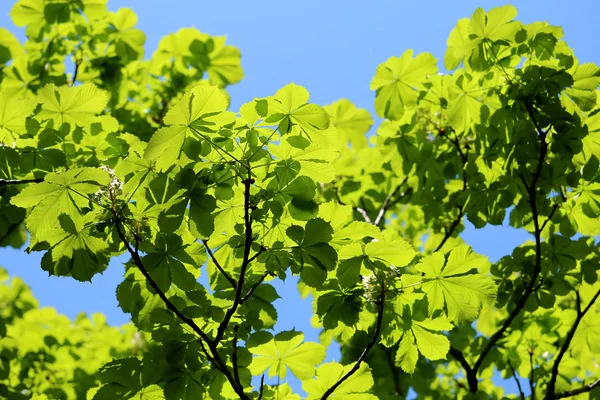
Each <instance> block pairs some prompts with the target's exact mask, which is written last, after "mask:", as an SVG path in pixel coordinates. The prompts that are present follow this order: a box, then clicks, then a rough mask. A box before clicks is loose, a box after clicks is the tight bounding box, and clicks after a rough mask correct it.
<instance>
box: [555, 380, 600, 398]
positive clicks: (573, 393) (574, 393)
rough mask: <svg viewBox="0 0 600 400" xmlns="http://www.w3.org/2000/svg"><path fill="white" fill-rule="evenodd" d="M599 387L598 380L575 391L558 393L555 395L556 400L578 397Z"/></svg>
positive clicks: (599, 382)
mask: <svg viewBox="0 0 600 400" xmlns="http://www.w3.org/2000/svg"><path fill="white" fill-rule="evenodd" d="M599 385H600V379H597V380H595V381H594V382H592V383H590V384H589V385H585V386H582V387H580V388H577V389H573V390H567V391H566V392H560V393H556V394H555V395H554V398H555V399H564V398H565V397H571V396H577V395H578V394H582V393H587V392H591V391H592V390H594V388H595V387H596V386H599Z"/></svg>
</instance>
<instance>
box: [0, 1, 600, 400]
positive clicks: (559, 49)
mask: <svg viewBox="0 0 600 400" xmlns="http://www.w3.org/2000/svg"><path fill="white" fill-rule="evenodd" d="M516 14H517V12H516V10H515V8H514V7H512V6H504V7H499V8H495V9H492V10H489V11H487V12H486V11H484V10H483V9H477V10H476V11H475V13H474V14H473V15H472V16H471V18H468V19H467V18H465V19H462V20H460V21H459V22H458V24H457V25H456V27H455V28H454V29H453V30H452V32H450V36H449V38H448V50H447V52H446V54H445V57H444V60H443V62H444V66H445V67H446V69H447V70H449V71H450V72H447V73H441V72H438V67H437V60H436V58H435V57H434V56H433V55H431V54H429V53H421V54H417V55H414V53H413V51H412V50H407V51H406V52H404V53H403V54H402V55H401V56H400V57H391V58H389V59H388V60H387V61H385V62H383V63H382V64H380V65H379V66H378V67H377V69H376V70H375V76H374V78H373V79H372V81H371V89H372V90H374V91H375V109H376V112H377V114H378V116H379V117H381V118H383V121H382V123H381V125H380V126H379V127H378V128H377V131H376V134H374V135H372V136H367V135H366V134H367V132H368V131H369V129H370V127H371V126H372V125H373V120H372V119H371V117H370V116H369V114H368V112H367V111H366V110H362V109H358V108H357V107H355V106H354V105H353V104H352V103H351V102H349V101H348V100H340V101H339V102H336V103H334V104H332V105H328V106H325V107H321V106H319V105H316V104H313V103H310V102H309V100H310V98H309V93H308V91H307V90H306V89H305V88H303V87H302V86H299V85H296V84H293V83H292V84H289V85H287V86H285V87H283V88H281V89H280V90H278V91H277V92H276V93H274V94H273V95H272V96H269V97H266V98H257V99H254V100H252V101H250V102H248V103H246V104H244V105H243V106H242V107H241V108H240V110H239V111H237V112H233V111H230V110H229V105H228V104H229V99H228V95H227V93H226V92H225V89H226V87H227V86H228V85H230V84H234V83H236V82H238V81H239V80H240V79H241V78H242V76H243V73H242V69H241V66H240V53H239V51H238V50H237V49H236V48H235V47H233V46H230V45H228V44H226V43H225V39H224V38H223V37H212V36H210V35H207V34H204V33H201V32H199V31H197V30H196V29H193V28H184V29H181V30H180V31H178V32H177V33H174V34H171V35H169V36H167V37H165V38H164V39H163V40H162V41H161V42H160V44H159V46H158V49H157V50H156V52H155V53H154V54H153V55H152V56H151V57H150V58H149V59H144V58H143V57H144V47H143V46H144V42H145V36H144V34H143V32H141V31H139V30H138V29H136V27H135V26H136V22H137V17H136V15H135V14H134V12H133V11H132V10H129V9H120V10H118V11H117V12H108V11H107V8H106V0H81V1H62V0H19V1H17V2H16V4H15V6H14V8H13V10H12V13H11V16H12V18H13V21H14V22H15V24H16V25H17V26H26V30H27V37H28V40H27V42H26V43H25V44H24V45H20V44H19V43H18V41H17V40H16V39H15V38H14V37H13V36H12V35H11V34H10V33H9V32H8V31H5V30H2V31H0V33H1V36H0V50H1V51H0V55H2V58H0V62H1V64H0V68H1V69H0V78H1V83H0V89H1V92H2V94H1V95H0V141H1V142H2V146H1V147H0V161H1V162H0V190H1V192H0V194H1V196H2V201H1V202H0V207H1V208H2V213H1V215H2V217H1V218H2V219H0V222H1V223H2V224H1V225H0V234H1V235H2V236H0V243H2V244H3V245H9V246H13V247H19V246H21V245H23V244H24V243H25V241H26V238H27V236H26V232H28V233H29V245H28V251H40V252H43V259H42V265H41V266H42V268H43V269H44V270H45V271H48V272H49V273H50V274H51V275H57V276H70V277H72V278H74V279H77V280H81V281H89V280H91V279H92V277H93V276H94V275H95V274H98V273H101V272H102V271H103V270H104V269H105V268H106V266H107V264H108V261H109V260H110V259H111V258H113V257H115V256H117V255H119V254H123V253H125V254H127V255H128V256H129V257H130V260H129V261H128V262H127V263H126V264H125V273H124V280H123V282H122V283H121V284H120V285H119V287H118V290H117V298H118V300H119V304H120V307H121V308H122V309H123V311H125V312H127V313H130V314H131V319H132V321H133V323H134V324H135V326H136V327H137V329H138V330H139V331H140V332H143V334H144V335H147V337H148V339H149V345H148V346H145V347H144V348H143V351H140V352H138V351H135V352H133V353H132V352H131V351H132V350H131V346H130V345H128V344H127V343H128V342H127V340H126V339H127V337H128V336H127V335H131V332H129V333H123V334H121V335H119V334H118V333H116V331H115V330H113V329H112V328H107V327H106V326H105V324H104V323H103V322H102V321H101V320H99V321H96V322H95V325H94V324H92V323H90V322H89V320H87V319H81V320H78V321H76V323H75V326H74V327H73V326H71V325H70V324H69V323H68V322H67V321H65V320H64V319H61V318H57V317H55V316H54V314H52V312H50V311H47V310H46V311H44V310H42V311H37V310H35V304H34V303H33V302H31V301H30V302H29V303H27V300H24V301H25V304H28V305H20V304H19V305H17V304H15V306H14V307H13V311H9V313H10V315H14V316H13V317H10V318H9V319H8V321H7V325H8V328H7V331H8V332H9V333H10V332H19V329H23V328H19V326H20V325H21V324H29V323H32V324H39V323H40V321H45V323H47V324H48V325H47V326H48V327H49V328H50V329H51V331H52V335H49V336H46V337H50V339H48V342H47V343H46V344H45V346H41V345H40V346H41V347H36V348H35V349H34V351H36V352H41V353H42V354H47V353H53V352H54V351H56V352H59V353H60V354H61V355H62V353H64V352H68V353H69V354H68V357H71V358H70V359H69V360H72V359H73V360H76V361H68V362H64V363H63V362H62V361H61V362H60V368H63V369H64V370H65V371H66V372H64V373H65V375H66V376H68V378H65V379H67V380H68V384H66V383H65V380H64V379H63V380H61V381H60V382H58V383H57V385H59V386H60V385H62V386H60V388H57V387H56V386H48V384H47V383H42V382H39V381H38V380H36V379H32V380H23V381H20V380H17V379H14V378H13V375H12V374H18V373H19V372H18V371H23V370H25V369H26V368H28V366H23V365H22V364H23V362H24V361H20V360H24V359H23V358H20V357H19V356H18V355H17V353H18V352H23V351H25V350H26V349H27V346H25V345H19V344H17V345H15V344H14V343H12V344H11V342H10V340H12V339H10V340H8V341H7V340H5V339H3V342H2V354H3V364H2V365H3V368H4V369H3V371H8V370H7V369H6V368H7V367H6V366H8V365H9V366H10V371H9V372H4V373H3V374H4V375H3V376H2V378H4V379H5V381H3V382H6V383H3V385H4V386H3V390H5V391H13V392H15V391H20V390H21V388H22V387H24V388H25V389H26V390H27V392H26V394H30V393H31V394H34V395H40V396H47V398H63V397H67V398H84V395H83V391H84V390H85V389H86V388H88V387H90V386H92V385H94V386H95V387H94V388H92V389H90V390H89V391H88V392H87V394H86V396H87V399H93V400H103V399H133V398H135V399H162V398H166V399H181V398H189V399H191V398H194V399H197V398H206V399H233V398H242V399H252V398H254V399H265V400H267V399H280V398H285V399H298V398H299V397H300V395H299V394H298V393H293V391H292V389H291V387H290V386H289V385H288V383H287V379H286V378H287V377H288V376H289V375H288V373H290V374H293V375H294V376H296V377H297V378H298V379H300V380H301V381H302V389H303V390H304V391H305V393H306V395H307V398H309V399H327V398H329V397H331V398H338V399H358V398H360V399H369V398H380V399H392V398H398V397H404V396H406V394H407V392H408V390H409V388H412V390H413V391H414V392H415V393H416V395H417V397H418V398H422V399H425V398H437V399H444V398H461V397H464V398H466V397H471V398H491V399H500V398H503V397H504V396H505V393H504V392H503V389H502V388H501V387H497V386H496V385H495V384H494V382H493V381H492V377H493V376H494V371H500V373H501V374H502V376H503V377H507V378H508V377H515V378H517V377H518V376H521V377H524V378H526V379H528V380H529V385H530V390H533V392H534V393H535V396H536V397H538V398H544V399H555V398H564V397H570V396H578V395H581V396H583V397H582V398H587V396H588V395H589V396H590V398H595V397H594V396H596V397H597V396H598V390H597V389H596V390H594V388H595V387H596V386H599V385H598V384H599V382H600V380H598V377H599V374H600V371H599V370H598V354H599V352H600V348H599V347H598V345H597V344H596V343H595V338H596V337H597V335H598V322H597V321H599V320H600V319H599V309H598V307H599V304H600V302H596V300H597V298H598V296H599V295H600V291H599V286H600V282H598V267H597V265H598V261H599V260H600V249H599V247H598V244H596V243H595V240H594V237H595V236H597V235H599V234H600V223H599V219H598V218H599V217H600V174H599V173H598V170H599V161H598V160H599V158H600V136H599V135H600V117H599V116H600V100H599V99H598V95H597V93H598V92H597V90H598V86H599V84H600V68H599V67H598V66H596V65H593V64H589V63H584V64H582V63H579V61H578V60H577V59H576V58H575V56H574V54H573V51H572V49H571V48H569V47H568V46H567V44H566V43H565V42H564V41H563V40H562V36H563V32H562V30H561V28H559V27H556V26H552V25H549V24H548V23H545V22H536V23H532V24H522V23H520V22H518V21H517V20H515V18H516ZM67 61H70V62H69V63H68V62H67ZM67 64H72V66H73V67H72V68H73V70H72V72H67V68H66V65H67ZM465 217H466V218H467V219H468V220H469V221H470V222H471V223H472V224H473V225H475V227H477V228H483V227H485V226H487V225H500V224H502V223H503V222H504V221H505V220H508V221H509V224H510V225H511V226H512V227H514V228H519V229H523V230H525V231H527V232H529V233H531V235H532V240H531V241H528V242H526V243H523V244H522V245H520V246H518V247H517V248H516V249H514V251H513V252H512V254H510V255H507V256H505V257H503V258H502V259H501V260H499V261H498V262H496V263H494V264H490V263H489V262H488V261H487V259H486V258H485V257H483V256H481V255H478V254H476V253H474V252H473V251H472V249H471V248H470V247H469V246H468V245H467V244H465V243H463V241H462V240H461V238H460V232H461V230H462V229H463V227H464V218H465ZM201 270H202V272H203V273H206V274H208V277H209V282H210V287H204V286H202V285H201V284H200V283H198V281H197V279H198V277H199V274H200V273H201ZM292 276H295V277H298V278H299V282H300V283H299V286H300V289H301V291H302V292H303V293H304V294H310V295H311V298H312V301H313V309H314V311H315V318H314V322H315V324H317V325H318V326H319V327H322V329H323V333H322V336H321V339H322V340H321V341H322V343H311V342H305V341H304V340H303V334H302V333H301V332H296V331H286V332H273V333H271V330H272V329H273V326H274V324H275V322H276V321H277V312H276V310H275V308H274V307H273V305H272V302H273V301H274V300H276V299H277V298H279V296H280V294H279V293H277V292H276V290H275V288H274V286H273V285H272V284H271V283H270V282H272V281H273V280H277V279H280V280H284V279H290V277H292ZM11 304H12V303H11ZM23 308H26V309H27V310H24V309H23ZM30 315H31V317H30ZM54 324H56V328H58V329H55V328H54ZM82 326H83V327H82ZM36 329H37V330H36ZM86 329H87V330H89V332H88V333H86V332H87V331H86ZM105 331H110V332H111V335H113V336H114V337H115V339H114V341H112V340H111V342H110V345H108V344H106V343H105V342H104V340H105V339H106V336H105V333H104V332H105ZM82 332H83V333H82ZM29 334H31V335H32V337H35V338H36V339H35V340H34V342H33V343H38V345H39V343H41V342H40V339H41V338H42V337H43V335H44V333H42V331H41V328H34V330H33V331H31V332H29ZM99 334H101V335H102V337H97V336H95V335H99ZM86 335H88V336H86ZM13 336H14V335H13ZM52 338H54V339H52ZM17 340H19V339H17ZM331 340H336V341H337V342H339V343H340V344H341V345H342V352H343V358H342V360H341V361H340V362H329V363H323V361H324V358H325V350H324V349H325V347H324V346H326V345H327V344H328V343H330V341H331ZM61 341H64V343H65V344H63V345H62V346H60V348H58V347H57V346H55V345H56V343H61ZM67 342H68V344H67ZM77 343H80V344H79V345H78V344H77ZM81 343H85V344H86V345H87V343H89V344H90V346H91V347H92V348H94V349H102V350H101V352H94V354H91V355H90V354H87V353H86V355H85V356H81V355H78V354H75V355H74V354H73V352H78V351H83V350H82V349H81V347H82V346H83V344H81ZM53 344H54V345H53ZM72 348H73V350H71V349H72ZM75 349H77V350H75ZM127 352H129V353H130V354H125V353H127ZM36 354H37V353H36ZM19 355H20V354H19ZM109 356H110V357H114V359H112V360H109V359H108V358H109ZM65 357H67V356H66V355H65ZM87 357H89V358H87ZM53 360H55V361H53ZM59 360H60V358H59V357H58V356H56V355H53V358H52V359H51V360H50V361H49V363H48V364H36V366H35V368H37V369H36V371H41V372H39V373H38V372H36V375H34V377H41V376H43V375H45V374H49V373H51V371H52V370H53V368H54V366H53V363H54V362H58V361H59ZM103 362H106V364H105V365H104V366H102V367H101V368H100V369H99V371H98V373H97V374H96V375H93V370H94V369H95V368H97V367H99V366H100V365H99V364H100V363H103ZM77 368H80V369H82V370H84V371H85V374H84V375H81V374H80V373H79V372H78V371H79V369H77ZM13 371H15V372H13ZM265 374H267V375H268V376H271V377H273V376H277V377H278V382H279V383H278V384H276V385H271V384H267V383H265V382H264V375H265ZM409 375H413V376H412V377H409ZM261 377H262V378H261ZM517 382H518V383H519V391H520V393H519V394H518V395H516V394H507V395H506V397H505V398H517V397H521V398H525V394H524V392H525V391H526V390H525V389H523V388H521V386H520V381H519V380H518V379H517ZM65 385H66V386H65ZM69 385H70V386H69ZM56 390H63V392H61V393H58V392H57V391H56ZM61 396H62V397H61ZM532 397H534V396H533V395H532ZM40 398H41V397H40Z"/></svg>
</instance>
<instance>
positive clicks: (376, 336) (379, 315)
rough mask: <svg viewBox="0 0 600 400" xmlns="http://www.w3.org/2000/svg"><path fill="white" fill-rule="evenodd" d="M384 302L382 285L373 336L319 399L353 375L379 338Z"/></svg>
mask: <svg viewBox="0 0 600 400" xmlns="http://www.w3.org/2000/svg"><path fill="white" fill-rule="evenodd" d="M384 302H385V288H384V287H383V286H382V287H381V294H380V295H379V299H377V322H376V323H375V332H373V338H372V339H371V341H370V342H369V343H368V344H367V347H365V349H364V350H363V352H362V353H361V355H360V357H358V360H357V361H356V363H355V364H354V366H353V367H352V368H351V369H350V370H349V371H348V372H346V373H345V374H344V376H342V377H341V378H340V379H338V380H337V382H336V383H334V384H333V385H331V387H329V389H327V390H326V391H325V393H323V395H322V396H321V400H326V399H327V398H328V397H329V396H331V395H332V394H333V392H334V391H335V389H337V388H338V387H339V386H340V385H341V384H342V383H344V381H346V380H347V379H348V378H350V377H351V376H352V375H354V373H355V372H356V371H358V369H359V368H360V364H361V363H362V362H363V361H364V360H365V358H367V355H368V354H369V352H370V351H371V349H372V348H373V346H375V344H376V343H377V341H378V340H379V333H380V331H381V323H382V321H383V310H384Z"/></svg>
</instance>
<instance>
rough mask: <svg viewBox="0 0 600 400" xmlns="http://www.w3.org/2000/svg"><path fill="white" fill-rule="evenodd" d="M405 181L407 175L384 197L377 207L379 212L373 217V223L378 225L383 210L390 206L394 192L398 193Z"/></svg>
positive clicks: (383, 213)
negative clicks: (379, 206)
mask: <svg viewBox="0 0 600 400" xmlns="http://www.w3.org/2000/svg"><path fill="white" fill-rule="evenodd" d="M406 181H408V176H407V177H406V178H404V180H403V181H402V183H400V184H399V185H398V186H396V189H394V191H393V192H392V193H390V194H389V195H388V196H387V197H386V198H385V201H384V202H383V204H382V205H381V208H380V209H379V213H378V214H377V218H375V221H374V222H373V225H376V226H379V223H380V222H381V220H382V219H383V217H384V215H385V212H386V211H387V209H388V208H389V207H390V201H391V200H392V197H394V196H395V195H396V193H398V192H399V191H400V188H401V187H402V186H403V185H404V184H405V183H406Z"/></svg>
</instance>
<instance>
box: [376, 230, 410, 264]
mask: <svg viewBox="0 0 600 400" xmlns="http://www.w3.org/2000/svg"><path fill="white" fill-rule="evenodd" d="M365 254H366V255H367V256H368V257H369V258H370V259H371V260H377V261H381V262H383V263H384V264H386V265H388V266H395V267H404V266H406V265H408V263H410V262H411V261H412V259H413V258H414V257H415V255H416V254H417V252H416V251H415V250H414V249H413V247H412V246H411V245H410V244H409V243H408V242H407V241H405V240H404V239H401V238H400V237H398V236H397V235H394V234H393V233H392V232H391V231H390V232H386V234H385V235H384V237H383V238H381V239H378V240H376V241H371V242H369V243H367V245H366V246H365Z"/></svg>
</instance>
